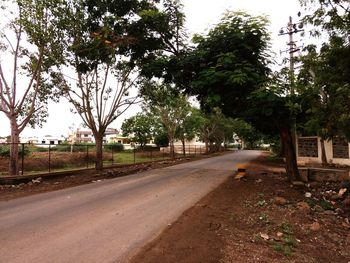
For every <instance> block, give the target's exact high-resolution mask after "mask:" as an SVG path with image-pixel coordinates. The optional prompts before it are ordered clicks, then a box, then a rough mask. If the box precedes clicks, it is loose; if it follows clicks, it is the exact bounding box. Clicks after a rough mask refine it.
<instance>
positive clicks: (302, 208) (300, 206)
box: [297, 202, 310, 212]
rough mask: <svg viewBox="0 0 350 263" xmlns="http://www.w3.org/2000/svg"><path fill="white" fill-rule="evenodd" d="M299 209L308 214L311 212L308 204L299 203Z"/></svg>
mask: <svg viewBox="0 0 350 263" xmlns="http://www.w3.org/2000/svg"><path fill="white" fill-rule="evenodd" d="M297 209H298V210H300V211H305V212H307V211H310V206H309V204H308V203H306V202H299V203H297Z"/></svg>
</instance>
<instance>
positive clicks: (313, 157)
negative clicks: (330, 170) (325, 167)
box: [296, 136, 350, 166]
mask: <svg viewBox="0 0 350 263" xmlns="http://www.w3.org/2000/svg"><path fill="white" fill-rule="evenodd" d="M324 146H325V147H324V148H325V153H326V158H327V161H328V163H330V164H338V165H349V166H350V156H349V152H350V145H349V142H348V141H346V140H344V139H341V138H337V137H336V138H333V139H332V140H328V141H324ZM296 154H297V161H298V164H300V165H302V164H313V163H314V164H321V163H322V148H321V139H320V138H319V137H317V136H311V137H297V139H296Z"/></svg>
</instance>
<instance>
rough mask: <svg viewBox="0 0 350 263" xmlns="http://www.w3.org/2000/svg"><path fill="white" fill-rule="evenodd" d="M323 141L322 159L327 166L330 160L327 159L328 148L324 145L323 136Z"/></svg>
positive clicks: (323, 164)
mask: <svg viewBox="0 0 350 263" xmlns="http://www.w3.org/2000/svg"><path fill="white" fill-rule="evenodd" d="M320 141H321V160H322V166H327V165H328V161H327V155H326V148H325V146H324V140H323V138H322V137H321V139H320Z"/></svg>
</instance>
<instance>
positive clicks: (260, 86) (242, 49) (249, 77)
mask: <svg viewBox="0 0 350 263" xmlns="http://www.w3.org/2000/svg"><path fill="white" fill-rule="evenodd" d="M266 25H267V20H266V18H264V17H252V16H250V15H248V14H246V13H242V12H238V13H237V12H236V13H227V14H226V15H225V16H224V18H223V19H222V20H221V22H220V23H219V24H218V25H217V26H216V27H215V28H213V29H212V30H210V31H209V33H208V35H206V36H197V37H196V38H195V39H194V41H195V43H196V44H197V46H196V48H194V50H193V51H192V52H191V53H190V55H189V56H188V57H187V58H186V61H185V63H184V65H185V68H186V70H185V72H188V73H187V77H186V78H185V79H187V78H188V79H189V80H190V81H189V82H190V83H189V85H188V86H189V88H188V91H189V93H190V94H193V95H196V96H197V98H198V100H199V101H200V102H201V105H202V106H203V108H204V109H212V108H213V107H219V108H220V109H222V112H223V113H224V114H225V115H227V116H231V117H233V118H241V119H243V120H245V121H247V122H248V123H252V124H253V126H254V127H256V128H257V129H258V130H261V131H263V132H265V133H273V134H276V133H279V134H280V136H281V139H282V142H283V144H284V150H285V157H286V160H287V161H286V170H287V174H288V177H289V179H290V180H296V179H299V172H298V169H297V164H296V155H295V147H294V145H293V140H292V135H291V132H290V128H291V123H292V116H293V109H294V106H293V105H294V104H293V103H292V102H293V99H294V98H292V97H290V96H287V97H286V96H285V93H284V94H283V93H282V92H280V93H276V91H279V90H281V87H278V89H275V88H273V87H272V86H273V85H274V86H277V84H278V85H280V83H274V82H273V81H272V80H273V78H271V74H270V69H269V63H270V61H269V55H268V47H269V35H268V33H267V30H266ZM282 86H283V85H282Z"/></svg>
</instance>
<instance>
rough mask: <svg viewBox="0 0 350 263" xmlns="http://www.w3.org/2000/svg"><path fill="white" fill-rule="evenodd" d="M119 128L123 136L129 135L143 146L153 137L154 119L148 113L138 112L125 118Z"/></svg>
mask: <svg viewBox="0 0 350 263" xmlns="http://www.w3.org/2000/svg"><path fill="white" fill-rule="evenodd" d="M121 129H122V131H123V136H129V137H130V136H131V141H133V142H136V143H138V144H140V145H141V147H143V146H145V145H146V144H147V143H149V142H150V141H151V140H152V139H153V138H154V137H155V120H154V118H153V116H152V115H151V114H149V113H146V114H144V113H138V114H136V115H135V116H133V117H131V118H129V119H126V120H125V121H124V122H123V124H122V127H121Z"/></svg>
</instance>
